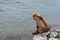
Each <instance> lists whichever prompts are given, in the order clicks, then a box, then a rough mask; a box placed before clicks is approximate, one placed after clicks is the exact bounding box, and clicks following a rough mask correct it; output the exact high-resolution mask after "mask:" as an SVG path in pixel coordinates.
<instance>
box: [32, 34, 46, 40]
mask: <svg viewBox="0 0 60 40" xmlns="http://www.w3.org/2000/svg"><path fill="white" fill-rule="evenodd" d="M33 40H47V37H46V36H42V35H40V34H39V35H34V37H33Z"/></svg>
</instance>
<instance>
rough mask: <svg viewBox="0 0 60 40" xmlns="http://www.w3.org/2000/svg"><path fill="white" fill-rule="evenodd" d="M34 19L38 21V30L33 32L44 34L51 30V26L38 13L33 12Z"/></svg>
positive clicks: (34, 33)
mask: <svg viewBox="0 0 60 40" xmlns="http://www.w3.org/2000/svg"><path fill="white" fill-rule="evenodd" d="M33 19H34V20H35V22H36V28H37V30H36V32H33V35H37V34H42V33H45V32H48V31H49V30H50V28H51V26H50V25H49V24H48V22H46V21H45V20H44V19H43V17H42V16H40V15H39V14H38V13H35V14H33Z"/></svg>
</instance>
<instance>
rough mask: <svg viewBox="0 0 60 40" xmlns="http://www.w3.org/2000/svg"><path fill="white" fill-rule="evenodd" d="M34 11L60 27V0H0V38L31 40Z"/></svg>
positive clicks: (4, 39) (0, 39)
mask: <svg viewBox="0 0 60 40" xmlns="http://www.w3.org/2000/svg"><path fill="white" fill-rule="evenodd" d="M35 12H38V13H40V15H41V16H43V17H44V18H45V19H46V20H48V21H49V23H50V24H51V25H52V30H54V29H56V28H60V0H0V40H32V34H31V33H32V32H33V31H34V30H35V23H34V21H33V19H32V14H33V13H35Z"/></svg>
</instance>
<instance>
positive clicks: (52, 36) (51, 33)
mask: <svg viewBox="0 0 60 40" xmlns="http://www.w3.org/2000/svg"><path fill="white" fill-rule="evenodd" d="M49 36H50V38H55V37H56V36H57V32H55V31H54V32H50V33H49Z"/></svg>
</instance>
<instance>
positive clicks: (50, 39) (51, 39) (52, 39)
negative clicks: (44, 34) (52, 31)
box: [49, 38, 58, 40]
mask: <svg viewBox="0 0 60 40" xmlns="http://www.w3.org/2000/svg"><path fill="white" fill-rule="evenodd" d="M49 40H58V39H57V38H49Z"/></svg>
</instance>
